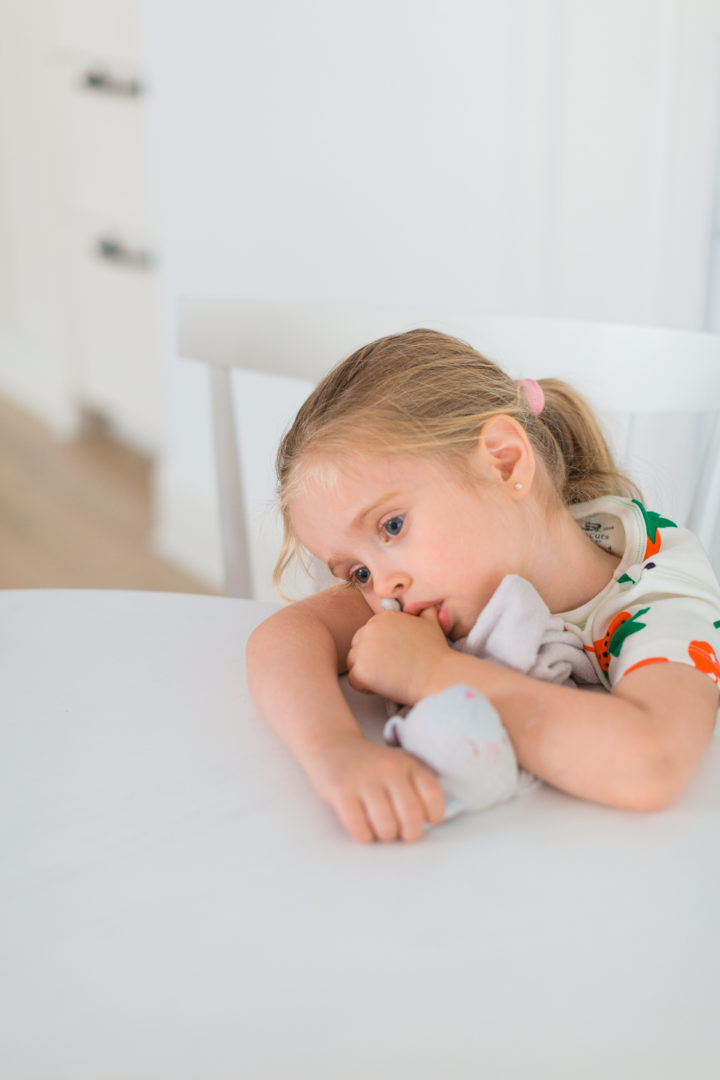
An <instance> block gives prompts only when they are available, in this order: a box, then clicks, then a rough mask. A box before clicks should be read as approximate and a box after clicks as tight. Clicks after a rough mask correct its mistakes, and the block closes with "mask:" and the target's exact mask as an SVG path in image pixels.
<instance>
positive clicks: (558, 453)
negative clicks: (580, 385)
mask: <svg viewBox="0 0 720 1080" xmlns="http://www.w3.org/2000/svg"><path fill="white" fill-rule="evenodd" d="M539 381H540V386H541V387H542V390H543V393H544V395H545V404H544V407H543V410H542V413H541V414H540V416H539V417H538V424H537V428H536V430H535V431H534V432H533V434H536V437H537V438H538V441H540V442H541V443H542V444H543V449H544V450H545V453H544V455H543V456H544V458H545V461H546V463H547V465H548V467H549V468H550V472H551V475H552V477H553V480H554V481H555V486H556V488H557V490H558V491H559V492H560V494H561V497H562V500H563V502H565V503H566V504H567V505H572V504H574V503H580V502H588V501H589V500H590V499H597V498H600V497H601V496H603V495H621V496H625V497H630V498H639V497H640V492H639V491H638V489H637V487H636V486H635V484H634V483H633V482H632V480H630V479H629V477H627V476H626V475H625V474H624V473H623V472H622V471H621V470H620V469H619V468H618V467H617V465H616V464H615V462H614V460H613V456H612V454H611V452H610V448H609V447H608V444H607V441H606V439H605V436H604V434H603V432H602V429H601V427H600V424H599V423H598V420H597V417H596V416H595V414H594V412H593V410H592V409H591V408H590V406H589V405H588V403H587V402H586V401H585V399H584V398H583V396H582V395H581V394H579V393H578V391H577V390H575V389H573V388H572V387H571V386H568V384H567V383H564V382H561V381H560V380H559V379H541V380H539Z"/></svg>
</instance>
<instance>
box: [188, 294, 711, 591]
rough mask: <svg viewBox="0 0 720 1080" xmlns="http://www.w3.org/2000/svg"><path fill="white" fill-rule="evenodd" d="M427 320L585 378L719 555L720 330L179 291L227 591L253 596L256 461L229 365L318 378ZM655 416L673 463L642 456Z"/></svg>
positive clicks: (660, 441) (515, 369)
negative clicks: (204, 425) (207, 408)
mask: <svg viewBox="0 0 720 1080" xmlns="http://www.w3.org/2000/svg"><path fill="white" fill-rule="evenodd" d="M419 326H423V327H429V328H432V329H437V330H442V331H444V332H446V333H450V334H453V335H455V336H456V337H461V338H463V339H465V340H467V341H469V342H470V343H471V344H472V345H473V346H475V347H476V348H477V349H478V350H479V351H480V352H482V353H484V354H486V355H488V356H489V357H491V358H492V359H493V360H495V361H497V362H498V363H499V364H500V365H501V366H502V367H503V368H504V369H505V370H507V371H508V372H509V373H510V374H512V375H514V376H515V377H516V378H523V377H531V378H542V377H543V376H545V377H547V376H556V377H558V378H564V379H567V380H568V381H569V382H571V383H572V384H573V385H575V386H577V387H578V389H580V390H581V391H582V392H583V393H584V394H585V395H586V396H587V397H588V398H589V400H590V401H591V402H592V404H593V405H594V406H595V407H596V408H597V409H598V410H599V411H600V413H601V415H602V416H603V417H604V418H605V419H606V420H607V421H608V422H609V423H610V424H611V425H613V424H614V425H615V426H614V428H613V429H612V430H611V440H612V441H613V444H614V449H615V452H616V454H617V457H618V459H619V461H620V462H621V463H622V464H623V465H624V466H625V468H626V469H627V470H628V471H629V472H630V474H631V475H632V476H633V478H634V479H638V481H639V483H640V486H641V487H644V486H647V484H646V481H647V478H648V475H649V477H650V480H651V481H653V482H659V486H660V489H661V491H662V493H663V495H665V496H667V494H668V490H670V492H671V494H670V497H669V504H670V505H668V500H667V498H666V501H665V502H664V503H663V505H662V508H663V509H664V510H665V512H666V513H674V515H675V517H676V519H680V520H681V521H682V523H684V524H687V525H688V526H689V527H690V528H692V529H693V530H694V532H695V533H697V535H698V536H699V538H700V540H701V541H702V543H703V544H704V546H705V548H706V550H707V551H708V552H709V553H711V554H713V553H717V552H718V548H719V547H720V544H719V543H718V541H719V540H720V537H719V536H718V524H719V521H720V335H715V334H704V333H694V332H689V331H680V330H667V329H662V328H656V327H640V326H619V325H613V324H599V323H590V322H579V321H578V322H574V321H557V320H546V319H523V318H506V317H495V316H485V315H482V314H479V313H478V314H475V313H467V312H452V311H436V310H422V309H413V308H407V307H387V308H385V307H371V306H364V305H359V304H335V303H299V302H284V301H251V300H240V299H220V298H212V299H210V298H200V297H196V298H187V299H183V300H181V301H180V311H179V352H180V355H181V356H183V357H187V358H192V359H195V360H200V361H203V362H204V363H206V364H207V365H208V366H209V368H210V374H211V388H212V411H213V428H214V435H215V451H216V463H217V478H218V485H219V504H220V517H221V531H222V542H223V560H224V567H225V574H226V591H227V592H228V594H229V595H231V596H240V597H250V596H252V594H253V589H252V584H251V582H252V576H251V554H250V553H251V551H252V542H251V537H250V536H249V535H248V525H247V522H248V515H247V508H246V506H245V500H244V497H243V483H242V476H243V466H245V467H247V466H248V464H250V465H251V464H252V463H248V462H243V463H241V462H240V460H239V451H238V439H237V431H236V424H235V418H234V413H233V403H232V394H231V382H230V372H231V369H233V368H243V369H246V370H250V371H258V372H266V373H273V374H276V375H285V376H293V377H298V378H304V379H309V380H312V381H317V380H319V379H320V377H321V376H322V375H324V374H325V372H327V371H328V370H329V369H330V368H331V367H332V366H333V365H334V364H335V363H337V361H338V360H340V359H342V358H343V357H345V356H347V355H349V354H350V353H351V352H353V351H354V350H355V349H356V348H358V347H359V346H361V345H364V344H367V343H368V342H369V341H372V340H374V339H375V338H378V337H381V336H382V335H384V334H389V333H396V332H400V331H403V330H409V329H412V328H414V327H419ZM683 415H685V419H684V420H683ZM653 424H654V425H655V428H654V437H655V447H656V451H657V449H658V448H659V450H660V451H662V452H663V453H664V455H665V458H666V459H667V460H666V464H665V465H664V466H661V465H658V464H657V463H656V461H655V451H652V450H651V451H647V450H646V451H645V456H643V450H642V446H641V443H642V436H643V430H644V428H645V429H647V428H648V425H649V426H650V428H652V426H653ZM643 426H644V427H643ZM613 432H614V438H613V437H612V436H613ZM643 474H645V475H643ZM668 483H669V484H670V489H668ZM673 485H674V489H673ZM717 568H718V567H717V563H716V569H717Z"/></svg>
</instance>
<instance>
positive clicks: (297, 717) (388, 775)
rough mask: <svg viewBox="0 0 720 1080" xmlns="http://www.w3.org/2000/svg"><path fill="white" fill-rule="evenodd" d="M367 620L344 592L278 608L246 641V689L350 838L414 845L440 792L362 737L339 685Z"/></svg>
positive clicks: (405, 758) (396, 755)
mask: <svg viewBox="0 0 720 1080" xmlns="http://www.w3.org/2000/svg"><path fill="white" fill-rule="evenodd" d="M370 614H371V613H370V610H369V608H368V606H367V604H366V602H365V600H364V599H363V598H362V596H361V595H360V594H359V593H358V592H357V591H355V590H352V589H348V588H347V587H346V586H336V587H333V588H331V589H327V590H325V591H324V592H322V593H318V594H317V595H316V596H312V597H308V598H307V599H306V600H301V601H298V602H296V603H294V604H290V605H289V606H288V607H286V608H283V609H281V610H280V611H278V612H276V614H274V615H272V616H271V617H270V618H269V619H267V620H266V621H265V622H263V623H262V624H261V625H260V626H259V627H257V629H256V630H255V631H254V632H253V634H252V635H251V637H250V640H249V642H248V648H247V670H248V683H249V687H250V692H251V694H252V696H253V698H254V699H255V701H256V703H257V705H258V707H259V708H260V710H261V712H262V713H263V715H264V716H265V718H266V720H267V721H268V723H269V724H270V726H271V727H272V728H273V730H274V731H275V732H276V733H277V734H278V735H279V737H280V738H281V739H282V741H283V742H284V743H285V745H286V746H287V747H288V749H289V750H290V752H291V753H292V754H293V756H294V757H295V758H296V759H297V760H298V762H299V763H300V765H301V766H302V768H303V769H304V771H305V772H306V774H307V776H308V779H309V780H310V782H311V784H312V785H313V787H314V788H315V790H316V791H317V793H318V794H319V795H320V796H321V797H322V798H323V799H325V800H326V801H327V802H328V803H330V805H331V806H332V807H333V809H334V810H335V812H336V813H337V815H338V817H339V818H340V820H341V821H342V823H343V825H344V826H345V828H346V829H347V831H348V832H349V833H350V835H351V836H352V837H353V839H355V840H359V841H361V842H369V841H371V840H374V839H378V840H395V839H397V838H398V837H400V838H402V839H403V840H417V839H419V838H420V836H422V834H423V831H424V826H425V823H426V822H428V821H441V820H442V817H443V814H444V800H443V794H442V789H441V788H440V785H439V783H438V781H437V779H436V777H435V775H434V774H433V773H432V772H431V771H430V770H429V769H427V768H426V767H425V766H424V765H422V764H421V763H420V762H419V761H417V759H416V758H414V757H412V756H411V755H409V754H406V753H404V752H403V751H399V750H394V749H392V750H391V749H390V748H388V747H383V746H377V745H375V744H374V743H371V742H369V741H368V740H367V739H366V738H365V736H364V735H363V734H362V732H361V731H360V728H359V727H358V724H357V722H356V720H355V718H354V717H353V715H352V712H351V711H350V708H349V706H348V705H347V702H346V701H345V697H344V695H343V693H342V690H341V688H340V684H339V681H338V674H339V673H341V672H343V671H345V670H346V668H347V664H346V657H347V654H348V651H349V648H350V642H351V640H352V637H353V635H354V634H355V632H356V630H357V629H358V628H359V627H360V626H362V625H363V623H365V622H366V621H367V620H368V619H369V618H370Z"/></svg>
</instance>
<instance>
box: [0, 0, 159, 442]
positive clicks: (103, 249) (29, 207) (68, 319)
mask: <svg viewBox="0 0 720 1080" xmlns="http://www.w3.org/2000/svg"><path fill="white" fill-rule="evenodd" d="M136 16H137V9H136V3H135V0H71V2H68V3H65V4H63V5H58V4H57V3H55V2H54V0H28V3H27V6H26V7H25V8H24V9H23V11H22V12H19V11H16V12H15V13H14V15H13V17H12V18H11V19H9V20H8V25H7V26H4V27H3V30H4V34H3V37H4V40H5V45H6V47H5V48H3V47H2V46H0V86H2V87H3V88H4V89H5V90H6V93H5V94H4V96H3V100H2V102H1V103H0V152H2V151H4V153H3V154H2V156H3V159H4V161H3V171H4V177H5V178H4V180H2V179H0V195H7V196H8V197H7V198H4V199H2V200H1V201H0V238H2V236H3V233H6V234H7V235H9V237H10V240H11V243H10V244H9V245H3V244H2V241H1V239H0V248H3V247H4V251H0V282H4V281H5V280H6V279H7V280H8V281H10V282H12V283H13V303H12V305H10V304H5V305H4V306H3V304H2V303H0V344H1V345H2V353H3V355H2V357H0V393H4V394H7V395H8V396H10V397H14V398H16V399H18V400H19V401H20V403H21V404H23V405H25V407H29V408H32V409H34V410H35V411H36V412H38V413H39V414H41V415H43V416H44V417H45V418H46V419H47V420H49V421H50V422H51V423H52V424H53V425H54V426H56V427H59V428H65V429H72V427H73V423H74V422H76V421H77V418H78V417H79V416H80V415H81V413H82V410H88V409H89V410H91V411H93V412H95V413H100V414H101V415H102V416H103V417H104V418H105V419H107V420H108V421H109V422H110V424H111V425H112V427H113V428H114V429H115V430H116V431H117V432H118V434H120V435H121V436H122V437H124V438H125V439H126V440H127V441H128V442H130V443H132V444H133V445H135V446H137V447H138V448H140V449H142V450H146V451H149V452H153V451H155V450H156V449H157V447H158V446H159V443H160V430H159V429H160V413H161V371H162V363H161V349H160V344H159V333H158V303H157V295H156V294H157V269H156V267H157V251H156V244H155V240H154V230H153V225H152V213H151V209H150V207H151V201H150V176H149V172H150V170H149V152H148V141H147V132H146V119H147V118H146V109H147V104H146V96H145V83H146V76H145V72H144V71H143V69H142V66H141V64H140V61H139V42H138V36H137V30H136V25H135V24H136ZM10 91H13V92H10ZM29 97H30V98H31V100H30V102H28V98H29ZM28 104H29V105H30V107H28ZM3 118H5V119H6V121H7V122H6V123H5V124H3V123H2V120H3ZM19 312H20V313H22V312H25V314H24V315H22V314H19ZM39 326H42V327H44V330H43V331H42V332H40V331H39V329H38V327H39ZM48 388H50V389H48Z"/></svg>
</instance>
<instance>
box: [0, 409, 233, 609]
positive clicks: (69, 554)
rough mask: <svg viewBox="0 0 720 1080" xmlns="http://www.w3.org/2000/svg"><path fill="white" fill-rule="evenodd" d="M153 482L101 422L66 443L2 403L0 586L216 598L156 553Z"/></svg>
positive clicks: (146, 467)
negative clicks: (155, 592)
mask: <svg viewBox="0 0 720 1080" xmlns="http://www.w3.org/2000/svg"><path fill="white" fill-rule="evenodd" d="M151 484H152V469H151V465H150V462H149V461H148V460H147V459H145V458H143V457H142V456H140V455H138V454H136V453H134V452H133V451H131V450H129V449H127V447H124V446H122V445H120V444H119V443H117V442H115V441H114V440H113V439H112V438H110V437H109V436H108V435H107V434H106V433H105V432H103V430H102V429H101V428H100V427H98V426H97V425H92V424H89V425H88V428H87V431H86V432H85V433H84V434H83V435H82V437H80V438H78V439H75V440H73V441H72V442H64V441H61V440H58V439H57V438H55V437H54V436H53V435H52V434H51V433H50V432H49V431H48V430H47V429H46V428H45V427H44V425H43V424H41V423H39V422H38V421H37V420H35V419H33V418H32V417H30V416H28V415H26V414H25V413H23V412H21V411H19V410H18V409H16V408H14V407H12V406H10V405H9V404H8V403H7V402H4V401H2V400H1V399H0V588H4V589H8V588H91V589H104V588H107V589H150V590H160V591H170V592H202V593H210V592H212V591H213V590H212V589H210V588H209V587H208V586H207V585H205V584H204V583H203V582H201V581H197V580H196V579H194V578H193V577H191V576H189V575H187V574H185V573H183V572H182V571H180V570H179V569H177V568H175V567H173V566H172V565H170V564H168V563H166V562H164V561H163V560H162V559H160V558H158V557H157V556H156V555H154V554H153V553H152V552H151V551H150V550H149V546H148V540H149V536H150V531H151V525H152V518H151V501H152V500H151Z"/></svg>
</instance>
